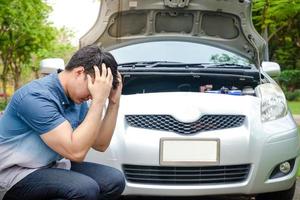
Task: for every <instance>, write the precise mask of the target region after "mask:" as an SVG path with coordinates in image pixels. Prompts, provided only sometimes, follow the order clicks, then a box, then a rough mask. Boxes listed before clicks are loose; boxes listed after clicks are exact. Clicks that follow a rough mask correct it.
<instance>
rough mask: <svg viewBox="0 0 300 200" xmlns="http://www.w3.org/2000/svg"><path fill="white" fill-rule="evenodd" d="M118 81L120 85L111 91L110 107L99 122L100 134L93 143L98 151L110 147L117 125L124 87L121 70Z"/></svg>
mask: <svg viewBox="0 0 300 200" xmlns="http://www.w3.org/2000/svg"><path fill="white" fill-rule="evenodd" d="M118 82H119V84H118V87H117V88H116V89H112V91H111V92H110V95H109V98H108V99H109V104H108V107H107V109H106V112H105V115H104V118H103V121H102V123H100V124H99V127H98V135H97V138H96V140H95V142H94V145H93V148H94V149H95V150H97V151H101V152H104V151H105V150H106V149H107V148H108V146H109V144H110V141H111V138H112V136H113V133H114V130H115V127H116V122H117V117H118V111H119V105H120V97H121V93H122V88H123V84H122V77H121V74H120V73H119V72H118Z"/></svg>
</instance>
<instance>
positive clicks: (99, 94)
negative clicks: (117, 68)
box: [41, 66, 112, 162]
mask: <svg viewBox="0 0 300 200" xmlns="http://www.w3.org/2000/svg"><path fill="white" fill-rule="evenodd" d="M94 69H95V81H94V83H92V80H91V77H90V76H89V75H88V87H89V90H90V93H91V96H92V102H91V105H90V108H89V111H88V113H87V115H86V117H85V119H84V120H83V122H82V123H81V124H80V125H79V126H78V127H77V128H76V129H75V130H74V131H73V129H72V127H71V125H70V124H69V122H68V121H65V122H63V123H62V124H60V125H59V126H57V127H56V128H54V129H53V130H51V131H49V132H47V133H44V134H42V135H41V138H42V140H43V141H44V142H45V143H46V144H47V145H48V146H49V147H50V148H51V149H53V150H54V151H56V152H57V153H59V154H60V155H62V156H63V157H65V158H68V159H70V160H72V161H78V162H80V161H82V160H83V159H84V158H85V156H86V154H87V152H88V151H89V149H90V148H91V147H92V146H93V144H94V141H95V139H96V137H97V135H98V128H99V126H101V113H102V110H103V106H104V103H105V101H106V99H107V98H108V96H109V92H110V90H111V86H112V74H111V71H110V69H109V68H108V69H106V67H105V66H102V75H100V72H99V69H98V67H94ZM99 123H100V125H99Z"/></svg>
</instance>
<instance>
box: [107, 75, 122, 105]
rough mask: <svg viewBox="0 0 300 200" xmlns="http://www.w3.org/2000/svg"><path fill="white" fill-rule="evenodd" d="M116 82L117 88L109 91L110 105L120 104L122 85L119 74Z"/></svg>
mask: <svg viewBox="0 0 300 200" xmlns="http://www.w3.org/2000/svg"><path fill="white" fill-rule="evenodd" d="M118 81H119V83H118V86H117V88H116V89H111V91H110V94H109V97H108V99H109V103H110V104H119V102H120V97H121V94H122V88H123V84H122V76H121V74H120V73H119V72H118Z"/></svg>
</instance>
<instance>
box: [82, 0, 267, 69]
mask: <svg viewBox="0 0 300 200" xmlns="http://www.w3.org/2000/svg"><path fill="white" fill-rule="evenodd" d="M162 40H175V41H191V42H196V43H204V44H209V45H213V46H216V47H219V48H223V49H226V50H229V51H231V52H234V53H237V54H239V55H241V56H243V57H246V58H248V59H249V60H251V61H253V62H254V63H256V64H257V66H260V63H261V61H262V60H263V55H264V53H263V51H264V50H265V41H264V40H263V38H262V37H261V36H260V35H259V34H258V33H257V32H256V30H255V28H254V26H253V24H252V18H251V1H250V0H122V1H107V0H102V1H101V4H100V12H99V15H98V19H97V20H96V23H95V24H94V26H93V27H92V28H91V29H90V30H89V31H88V32H87V33H86V34H85V35H84V36H83V37H82V38H81V39H80V46H81V47H82V46H86V45H89V44H98V45H100V46H102V47H104V48H106V49H108V50H112V49H116V48H119V47H122V46H126V45H130V44H134V43H140V42H149V41H162ZM179 51H180V49H179Z"/></svg>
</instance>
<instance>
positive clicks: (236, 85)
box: [123, 74, 259, 96]
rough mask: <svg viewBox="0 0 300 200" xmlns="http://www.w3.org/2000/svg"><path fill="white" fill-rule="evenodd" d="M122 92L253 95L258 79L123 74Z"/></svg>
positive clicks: (127, 93)
mask: <svg viewBox="0 0 300 200" xmlns="http://www.w3.org/2000/svg"><path fill="white" fill-rule="evenodd" d="M123 80H124V86H123V94H124V95H130V94H141V93H142V94H143V93H157V92H201V93H216V94H228V95H253V96H254V95H255V91H254V89H255V87H256V86H257V85H258V84H259V80H257V78H255V77H245V76H209V75H207V76H205V75H181V76H178V75H176V76H174V75H153V74H151V75H145V74H144V75H124V76H123Z"/></svg>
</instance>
